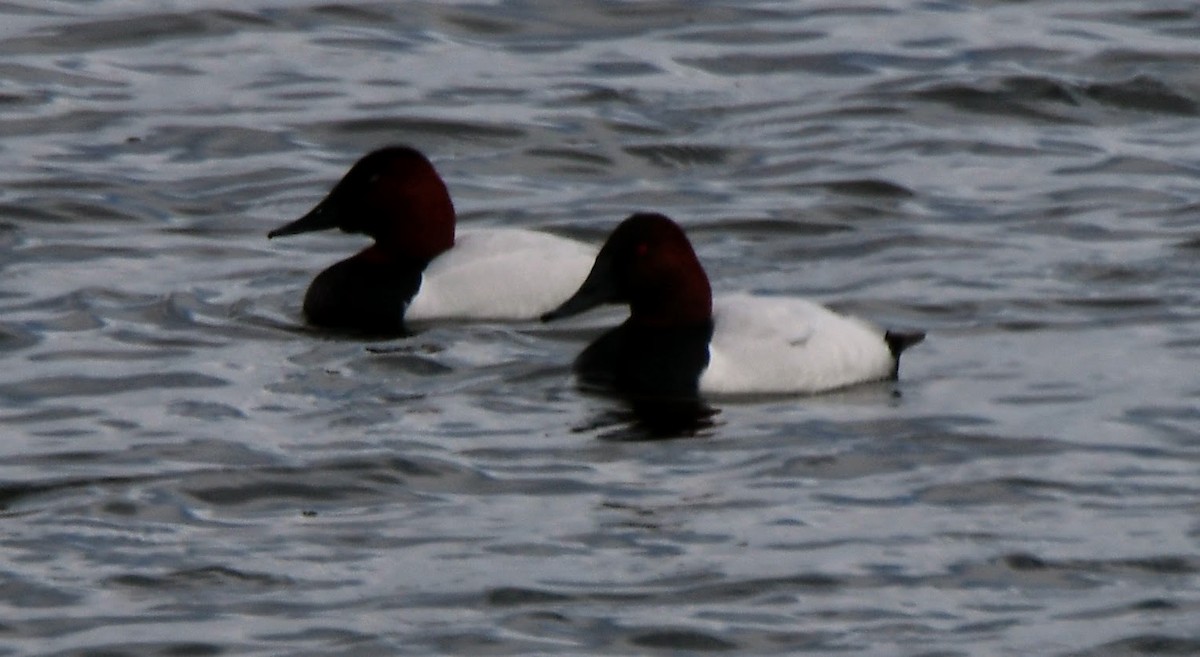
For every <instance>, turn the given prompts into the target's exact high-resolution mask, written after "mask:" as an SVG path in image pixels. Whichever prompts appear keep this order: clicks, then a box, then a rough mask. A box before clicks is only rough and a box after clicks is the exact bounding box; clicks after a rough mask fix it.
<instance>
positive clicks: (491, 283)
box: [404, 228, 597, 322]
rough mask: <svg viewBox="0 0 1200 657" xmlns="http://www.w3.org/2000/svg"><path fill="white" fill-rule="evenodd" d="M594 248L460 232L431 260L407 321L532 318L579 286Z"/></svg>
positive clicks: (531, 235) (513, 232) (525, 235)
mask: <svg viewBox="0 0 1200 657" xmlns="http://www.w3.org/2000/svg"><path fill="white" fill-rule="evenodd" d="M596 251H597V249H596V248H595V247H593V246H591V245H588V244H584V243H583V242H578V241H576V240H572V239H568V238H565V237H559V236H557V235H551V234H549V233H539V232H535V231H531V230H523V229H517V228H491V229H473V230H460V231H458V233H457V235H456V236H455V239H454V246H453V247H451V248H450V249H449V250H448V251H446V252H444V253H442V254H441V255H439V256H437V257H436V258H434V259H433V260H432V261H431V262H430V263H429V265H428V266H427V267H426V268H425V271H424V272H423V274H422V277H421V286H420V288H418V290H417V294H416V295H415V296H414V297H413V299H412V301H410V302H409V304H408V306H407V308H406V309H405V312H404V318H405V320H406V321H408V322H427V321H437V320H458V319H490V320H505V321H520V320H527V319H535V318H537V317H538V316H540V315H541V314H542V313H545V312H547V311H549V310H551V309H552V308H554V307H556V306H557V305H558V304H560V303H562V302H563V301H564V300H566V299H567V298H568V297H570V296H571V294H572V293H574V292H575V290H576V289H578V288H579V285H580V284H581V283H582V282H583V279H584V278H586V277H587V274H588V271H590V270H591V267H592V263H593V262H594V261H595V259H596Z"/></svg>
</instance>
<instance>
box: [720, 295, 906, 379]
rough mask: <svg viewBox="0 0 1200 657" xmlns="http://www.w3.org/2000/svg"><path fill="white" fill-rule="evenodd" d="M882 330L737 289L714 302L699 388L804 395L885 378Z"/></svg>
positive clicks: (889, 370)
mask: <svg viewBox="0 0 1200 657" xmlns="http://www.w3.org/2000/svg"><path fill="white" fill-rule="evenodd" d="M895 367H896V358H895V357H894V356H893V355H892V353H891V350H890V349H889V348H888V345H887V343H886V342H885V341H884V332H883V331H882V330H881V329H879V328H876V327H875V326H873V325H872V324H870V323H868V322H866V321H864V320H861V319H857V318H854V317H847V316H845V315H839V314H837V313H835V312H833V311H831V310H829V309H827V308H825V307H823V306H820V305H818V304H816V303H813V302H811V301H806V300H804V299H795V298H785V297H752V296H750V295H748V294H736V295H729V296H723V297H718V298H716V299H714V300H713V337H712V341H711V343H710V345H709V363H708V367H707V368H705V370H704V372H703V373H702V374H701V376H700V392H701V393H702V394H714V395H721V394H725V395H737V394H753V393H808V392H820V391H822V390H832V389H835V388H841V387H844V386H849V385H852V384H855V383H863V382H865V381H876V380H880V379H886V378H888V377H890V376H892V374H893V372H894V371H895Z"/></svg>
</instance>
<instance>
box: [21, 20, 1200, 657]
mask: <svg viewBox="0 0 1200 657" xmlns="http://www.w3.org/2000/svg"><path fill="white" fill-rule="evenodd" d="M1197 71H1200V9H1197V7H1196V5H1195V4H1194V3H1190V2H1169V1H1168V2H1156V3H1143V2H1136V1H1132V0H1130V1H1124V2H1122V1H1111V2H1091V1H1083V0H1080V1H1050V0H1047V1H1045V2H976V3H960V2H909V1H895V2H887V1H883V0H865V1H863V2H855V3H842V2H833V1H822V0H814V1H811V2H808V1H806V2H767V1H761V2H749V1H747V2H728V3H721V2H705V1H695V0H687V1H684V0H675V1H670V0H648V1H636V2H635V1H630V2H608V1H593V2H575V3H563V2H549V1H546V0H528V1H518V0H511V1H497V2H473V3H466V2H461V3H460V2H441V1H438V2H405V3H341V2H328V1H323V2H316V3H309V2H297V1H291V0H289V1H287V2H272V1H268V0H250V1H247V2H237V3H234V2H221V1H215V0H213V1H206V0H192V1H189V2H171V1H166V0H164V1H160V2H131V1H128V0H97V1H95V2H62V1H60V2H42V1H38V2H33V1H27V0H18V1H6V2H0V136H2V140H0V163H2V166H0V359H2V360H0V435H2V436H3V440H0V654H12V655H24V654H46V655H85V654H86V655H95V654H104V655H216V654H237V655H257V654H261V655H316V654H320V655H393V654H413V655H429V654H453V655H476V654H488V655H510V654H512V655H518V654H519V655H529V654H556V655H567V654H691V653H697V652H711V651H718V652H720V651H723V652H727V653H736V654H854V655H879V656H894V655H1021V656H1024V655H1034V654H1037V655H1097V656H1099V655H1104V656H1106V657H1107V656H1113V655H1143V654H1156V655H1157V654H1179V655H1185V654H1200V630H1198V629H1197V628H1200V519H1198V518H1200V481H1198V476H1197V475H1198V473H1200V377H1198V376H1197V374H1196V372H1197V369H1198V364H1200V267H1198V266H1197V261H1198V259H1200V221H1198V215H1200V175H1198V174H1200V150H1197V144H1198V143H1200V76H1198V74H1197ZM388 143H408V144H412V145H414V146H417V147H419V148H421V149H422V150H424V151H425V152H427V153H428V154H429V155H430V156H431V158H432V159H433V160H434V162H435V163H436V165H437V166H438V168H439V169H440V170H441V172H442V173H443V175H444V176H445V178H446V180H447V182H448V184H449V186H450V189H451V193H452V194H453V196H454V198H455V201H456V205H457V206H458V208H459V210H460V223H461V224H465V225H489V226H502V225H504V226H523V227H531V228H537V229H543V230H550V231H554V232H559V233H561V234H566V235H572V236H576V237H579V238H581V239H587V240H592V241H597V242H598V241H600V240H601V239H602V238H603V236H604V235H605V234H606V233H607V232H608V231H609V230H610V229H611V228H612V227H613V226H614V225H615V224H616V223H617V221H619V220H620V219H621V218H623V217H624V216H626V215H627V214H629V213H630V212H632V211H635V210H640V209H649V210H658V211H662V212H665V213H667V214H669V215H671V216H672V217H674V218H676V219H678V220H680V221H681V222H682V223H684V224H685V226H686V227H687V228H688V230H689V231H690V234H691V236H692V239H693V241H694V242H695V244H696V246H697V250H698V252H699V253H700V256H701V258H702V260H703V261H704V263H705V265H706V266H707V268H708V270H709V272H710V274H711V276H712V278H713V281H714V285H715V287H716V288H717V289H718V290H743V289H745V290H753V291H756V292H760V293H764V294H788V295H803V296H810V297H813V298H816V299H819V300H821V301H823V302H827V303H830V304H832V305H834V306H835V307H838V308H840V309H844V310H847V311H850V312H853V313H856V314H859V315H862V316H865V317H868V318H871V319H873V320H875V321H878V322H881V323H885V324H889V325H896V326H902V327H923V328H925V329H926V330H928V331H929V334H930V337H929V339H928V341H927V342H926V343H925V344H923V345H921V346H920V347H917V348H915V349H914V350H912V351H911V352H910V353H909V354H907V355H906V362H905V363H904V366H903V368H902V372H901V380H900V381H898V382H895V383H887V384H878V385H868V386H863V387H859V388H856V389H853V390H849V391H846V392H843V393H837V394H831V395H824V396H819V397H811V398H786V399H766V400H757V401H752V402H745V403H729V404H719V405H718V410H719V413H718V415H717V416H716V417H715V418H714V424H713V426H711V427H709V428H707V429H705V430H703V431H700V432H699V433H698V434H697V435H696V436H694V437H691V438H684V439H679V440H667V441H651V440H637V439H639V438H646V437H648V436H647V435H646V434H645V432H644V431H643V429H642V427H640V425H639V424H638V422H637V418H636V417H631V416H630V413H629V412H628V410H627V409H625V408H624V407H623V406H622V405H621V404H620V403H619V402H617V401H615V400H610V399H605V398H598V397H591V396H588V395H585V394H583V393H581V392H579V391H577V390H576V388H575V387H574V385H573V382H572V380H571V376H570V371H569V363H570V360H571V358H572V357H573V355H574V354H575V353H576V352H577V351H578V350H579V349H580V348H581V347H582V345H583V344H585V343H586V341H587V339H588V338H589V337H590V336H592V335H594V334H595V333H596V332H597V331H598V330H600V329H601V328H602V327H604V326H606V325H609V324H612V323H613V322H615V321H618V319H619V314H617V313H616V312H615V311H614V312H610V313H599V314H596V315H593V316H590V317H588V318H584V319H582V320H580V321H577V322H573V323H570V324H567V325H564V326H558V325H555V326H549V327H543V326H539V325H536V324H528V325H489V324H482V325H462V326H458V325H450V326H442V327H436V328H433V329H431V330H428V331H426V332H423V333H421V334H420V335H418V336H415V337H412V338H409V339H404V340H392V341H382V342H363V341H359V340H351V339H346V338H338V337H334V336H328V335H323V334H321V333H319V332H312V331H308V330H305V329H304V328H303V327H302V323H301V320H300V316H299V306H300V300H301V296H302V294H303V290H304V288H305V286H306V285H307V284H308V282H309V280H310V279H311V277H312V275H313V274H314V273H315V272H317V271H318V270H319V269H321V268H322V267H324V266H326V265H327V264H329V263H331V262H333V261H335V260H338V259H340V258H342V257H345V256H346V255H348V254H350V253H351V252H353V251H354V250H356V249H357V248H360V247H361V245H362V244H363V241H362V240H361V239H359V238H356V237H351V236H345V235H340V234H329V235H313V236H306V237H303V238H294V239H292V240H288V241H284V242H280V241H274V242H270V243H268V242H267V240H266V239H265V234H266V232H267V230H269V229H271V228H274V227H275V226H277V225H279V224H281V223H283V222H284V221H286V220H289V219H292V218H294V217H296V216H299V214H300V213H302V212H304V211H305V210H307V209H308V208H309V207H310V206H311V205H312V204H313V203H314V202H315V201H317V200H318V199H319V198H320V197H321V196H322V195H323V194H324V193H325V192H326V191H327V190H328V188H329V187H330V186H331V185H332V184H333V182H334V181H336V179H337V178H338V177H340V175H341V174H342V173H343V172H344V170H345V169H346V167H348V166H349V164H350V163H351V162H353V161H354V160H355V159H356V158H357V157H358V156H359V155H361V154H362V153H364V152H366V151H368V150H370V149H373V148H375V147H378V146H381V145H384V144H388Z"/></svg>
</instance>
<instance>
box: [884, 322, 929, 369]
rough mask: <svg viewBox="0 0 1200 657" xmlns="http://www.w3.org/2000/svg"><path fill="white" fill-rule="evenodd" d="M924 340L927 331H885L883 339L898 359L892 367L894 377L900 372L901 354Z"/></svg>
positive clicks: (893, 355)
mask: <svg viewBox="0 0 1200 657" xmlns="http://www.w3.org/2000/svg"><path fill="white" fill-rule="evenodd" d="M923 340H925V331H884V333H883V341H884V342H886V343H887V346H888V350H890V351H891V352H892V357H893V358H895V359H896V366H895V367H894V368H893V369H892V377H893V378H895V377H896V376H898V375H899V373H900V354H902V353H904V350H905V349H908V348H909V347H911V346H913V345H915V344H921V342H922V341H923Z"/></svg>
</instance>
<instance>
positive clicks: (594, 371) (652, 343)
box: [575, 320, 713, 400]
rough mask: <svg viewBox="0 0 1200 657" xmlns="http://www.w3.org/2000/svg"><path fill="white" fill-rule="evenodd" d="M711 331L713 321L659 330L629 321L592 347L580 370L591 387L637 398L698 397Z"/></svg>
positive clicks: (583, 355)
mask: <svg viewBox="0 0 1200 657" xmlns="http://www.w3.org/2000/svg"><path fill="white" fill-rule="evenodd" d="M712 332H713V325H712V322H711V321H710V322H706V323H704V324H699V325H695V326H686V327H655V326H644V325H639V324H636V323H632V322H631V321H629V320H627V321H626V322H625V323H624V324H621V325H620V326H618V327H616V328H614V329H612V330H610V331H609V332H607V333H605V334H604V335H602V336H600V337H599V338H597V339H596V341H595V342H593V343H592V344H590V345H588V347H587V349H585V350H584V351H583V353H581V354H580V355H579V358H577V359H576V360H575V371H576V373H577V374H578V375H579V378H580V379H581V380H582V381H583V382H584V383H586V384H588V385H593V386H599V387H603V388H606V389H609V390H612V391H614V392H618V393H621V394H624V395H628V396H630V397H632V398H634V399H641V400H651V399H691V398H696V397H698V396H699V392H700V391H699V386H700V374H701V373H702V372H703V371H704V368H705V367H707V366H708V344H709V341H710V340H711V339H712Z"/></svg>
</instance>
